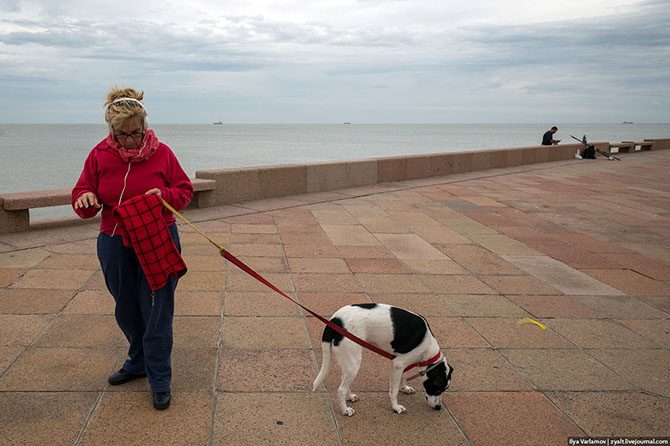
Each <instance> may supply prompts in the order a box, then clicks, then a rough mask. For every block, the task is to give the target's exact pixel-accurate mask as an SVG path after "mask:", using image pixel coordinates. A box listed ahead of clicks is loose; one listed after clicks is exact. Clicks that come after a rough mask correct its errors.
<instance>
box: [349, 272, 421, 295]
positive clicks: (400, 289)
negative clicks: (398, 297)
mask: <svg viewBox="0 0 670 446" xmlns="http://www.w3.org/2000/svg"><path fill="white" fill-rule="evenodd" d="M355 277H356V280H357V281H358V283H360V284H361V287H362V288H363V290H364V291H366V292H368V293H429V292H430V290H429V289H428V288H427V287H426V285H424V284H423V283H422V282H421V281H420V280H419V279H417V277H415V276H413V275H409V274H356V275H355Z"/></svg>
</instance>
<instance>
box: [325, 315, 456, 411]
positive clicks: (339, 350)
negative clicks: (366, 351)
mask: <svg viewBox="0 0 670 446" xmlns="http://www.w3.org/2000/svg"><path fill="white" fill-rule="evenodd" d="M330 320H331V321H332V322H333V323H334V324H337V325H339V326H340V327H342V328H344V329H345V330H347V331H348V332H350V333H351V334H353V335H355V336H357V337H359V338H361V339H363V340H364V341H366V342H369V343H370V344H372V345H374V346H376V347H379V348H380V349H382V350H384V351H387V352H389V353H392V354H394V355H395V358H394V359H393V360H392V361H391V381H390V385H389V396H390V397H391V407H392V408H393V410H394V411H395V412H397V413H403V412H406V411H407V409H405V407H404V406H402V405H400V404H398V392H399V391H401V392H403V393H415V390H414V389H413V388H411V387H410V386H408V385H407V381H406V379H405V377H404V376H403V372H404V371H405V370H406V369H408V368H412V367H413V366H416V367H418V370H419V371H420V373H421V375H420V376H421V380H422V384H423V387H424V389H425V391H426V400H427V401H428V405H429V406H430V407H432V408H433V409H435V410H440V409H441V408H442V393H444V391H445V390H447V389H448V388H449V382H450V381H451V374H452V372H453V371H454V369H453V367H451V366H450V365H449V364H447V361H446V359H445V358H444V357H443V356H442V354H441V353H440V346H439V345H438V344H437V340H436V339H435V337H434V336H433V333H432V332H431V331H430V327H429V326H428V322H427V321H426V319H424V318H423V316H420V315H418V314H415V313H412V312H410V311H407V310H403V309H402V308H398V307H392V306H390V305H385V304H374V303H367V304H354V305H347V306H346V307H342V308H340V309H339V310H337V311H336V312H335V313H334V314H333V316H332V317H331V319H330ZM321 342H322V353H323V360H322V363H321V370H320V371H319V374H318V375H317V377H316V379H315V380H314V387H313V390H316V388H317V387H318V386H320V385H321V383H322V382H323V380H324V379H325V377H326V375H327V374H328V369H329V366H330V355H331V351H332V352H333V353H334V355H335V359H336V360H337V363H338V364H339V365H340V368H341V369H342V382H341V383H340V387H339V388H338V390H337V396H338V402H339V404H340V409H341V410H342V414H344V415H347V416H352V415H353V414H354V409H352V408H351V407H348V406H347V401H357V400H358V397H357V396H356V395H355V394H353V393H351V383H352V382H353V381H354V379H356V375H357V374H358V370H359V369H360V367H361V361H362V351H363V347H361V346H360V345H358V344H356V343H355V342H354V341H352V340H350V339H348V338H345V337H344V336H342V335H341V334H339V333H338V332H336V331H335V330H333V329H332V328H330V327H328V326H326V328H325V329H324V330H323V335H322V337H321Z"/></svg>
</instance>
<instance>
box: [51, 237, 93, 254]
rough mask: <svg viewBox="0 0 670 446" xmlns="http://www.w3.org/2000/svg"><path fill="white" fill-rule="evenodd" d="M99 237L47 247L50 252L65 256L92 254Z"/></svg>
mask: <svg viewBox="0 0 670 446" xmlns="http://www.w3.org/2000/svg"><path fill="white" fill-rule="evenodd" d="M96 244H97V236H96V237H94V238H90V239H88V240H77V241H73V242H67V243H57V244H54V245H49V246H47V247H45V248H44V249H46V250H47V251H49V252H59V253H64V254H90V253H92V252H95V249H96Z"/></svg>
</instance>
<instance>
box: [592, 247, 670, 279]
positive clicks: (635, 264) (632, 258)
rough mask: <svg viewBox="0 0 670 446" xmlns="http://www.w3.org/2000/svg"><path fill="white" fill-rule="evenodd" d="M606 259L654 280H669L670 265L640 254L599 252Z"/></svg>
mask: <svg viewBox="0 0 670 446" xmlns="http://www.w3.org/2000/svg"><path fill="white" fill-rule="evenodd" d="M601 255H602V256H603V257H605V258H606V259H608V260H611V261H614V262H616V263H618V264H619V265H621V266H624V267H626V268H628V269H631V270H633V271H635V272H638V273H640V274H642V275H645V276H647V277H650V278H652V279H654V280H670V265H668V264H667V263H663V262H659V261H656V260H653V259H650V258H648V257H645V256H643V255H641V254H636V253H621V252H610V253H604V254H601Z"/></svg>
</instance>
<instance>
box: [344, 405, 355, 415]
mask: <svg viewBox="0 0 670 446" xmlns="http://www.w3.org/2000/svg"><path fill="white" fill-rule="evenodd" d="M355 413H356V411H355V410H354V409H352V408H351V407H347V408H346V409H344V411H343V412H342V415H346V416H348V417H353V416H354V414H355Z"/></svg>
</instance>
